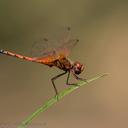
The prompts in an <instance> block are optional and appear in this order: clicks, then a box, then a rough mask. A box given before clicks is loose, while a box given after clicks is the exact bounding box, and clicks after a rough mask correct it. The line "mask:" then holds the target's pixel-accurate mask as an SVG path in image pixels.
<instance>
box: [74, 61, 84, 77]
mask: <svg viewBox="0 0 128 128" xmlns="http://www.w3.org/2000/svg"><path fill="white" fill-rule="evenodd" d="M84 68H85V67H84V65H83V64H81V63H79V62H78V61H76V62H74V64H73V70H74V73H75V74H77V75H79V74H80V73H81V72H82V71H83V70H84Z"/></svg>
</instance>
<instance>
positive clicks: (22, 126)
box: [17, 74, 108, 128]
mask: <svg viewBox="0 0 128 128" xmlns="http://www.w3.org/2000/svg"><path fill="white" fill-rule="evenodd" d="M106 75H108V74H102V75H97V76H95V77H93V78H90V79H88V80H86V81H80V82H79V83H77V84H75V85H71V86H69V87H68V88H66V89H65V90H63V91H61V92H59V94H58V99H59V101H60V99H62V98H63V97H64V96H66V95H68V94H70V93H71V92H73V91H74V90H76V89H78V88H79V87H81V86H83V85H87V84H88V83H90V82H92V81H95V80H97V79H99V78H101V77H104V76H106ZM56 102H58V100H57V97H56V96H54V97H52V98H51V99H50V100H48V101H47V102H46V103H45V104H43V105H41V107H39V108H38V109H37V110H36V111H35V112H33V113H32V114H31V115H30V116H28V118H26V119H25V120H24V121H23V122H22V123H21V124H20V125H19V126H18V127H17V128H26V127H27V126H28V125H29V124H30V123H31V122H32V121H33V119H35V118H36V117H38V116H39V115H40V114H41V113H42V112H44V111H46V110H47V109H48V108H49V107H50V106H52V105H53V104H55V103H56Z"/></svg>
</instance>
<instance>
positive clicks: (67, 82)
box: [66, 71, 75, 85]
mask: <svg viewBox="0 0 128 128" xmlns="http://www.w3.org/2000/svg"><path fill="white" fill-rule="evenodd" d="M69 77H70V71H69V72H68V76H67V81H66V84H67V85H75V83H69Z"/></svg>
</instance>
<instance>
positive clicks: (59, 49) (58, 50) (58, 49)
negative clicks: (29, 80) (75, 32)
mask: <svg viewBox="0 0 128 128" xmlns="http://www.w3.org/2000/svg"><path fill="white" fill-rule="evenodd" d="M70 30H71V29H70V28H69V27H67V28H66V32H65V33H64V34H61V36H60V37H59V39H56V40H48V39H47V38H43V39H39V40H38V41H36V42H34V44H33V46H32V50H31V55H32V56H33V57H39V58H40V57H46V56H54V57H55V58H58V56H61V57H67V56H68V55H69V53H70V51H71V50H72V48H73V47H74V46H75V45H76V44H77V42H78V39H71V34H70V32H71V31H70Z"/></svg>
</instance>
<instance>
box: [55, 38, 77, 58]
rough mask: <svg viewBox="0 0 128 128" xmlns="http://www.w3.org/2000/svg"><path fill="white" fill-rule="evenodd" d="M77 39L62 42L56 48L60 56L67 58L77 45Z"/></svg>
mask: <svg viewBox="0 0 128 128" xmlns="http://www.w3.org/2000/svg"><path fill="white" fill-rule="evenodd" d="M78 41H79V40H78V39H71V40H69V41H67V42H64V43H63V44H62V45H61V46H60V47H58V49H57V52H58V54H59V55H60V56H65V57H67V56H69V54H70V52H71V50H72V49H73V47H74V46H76V45H77V43H78Z"/></svg>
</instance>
